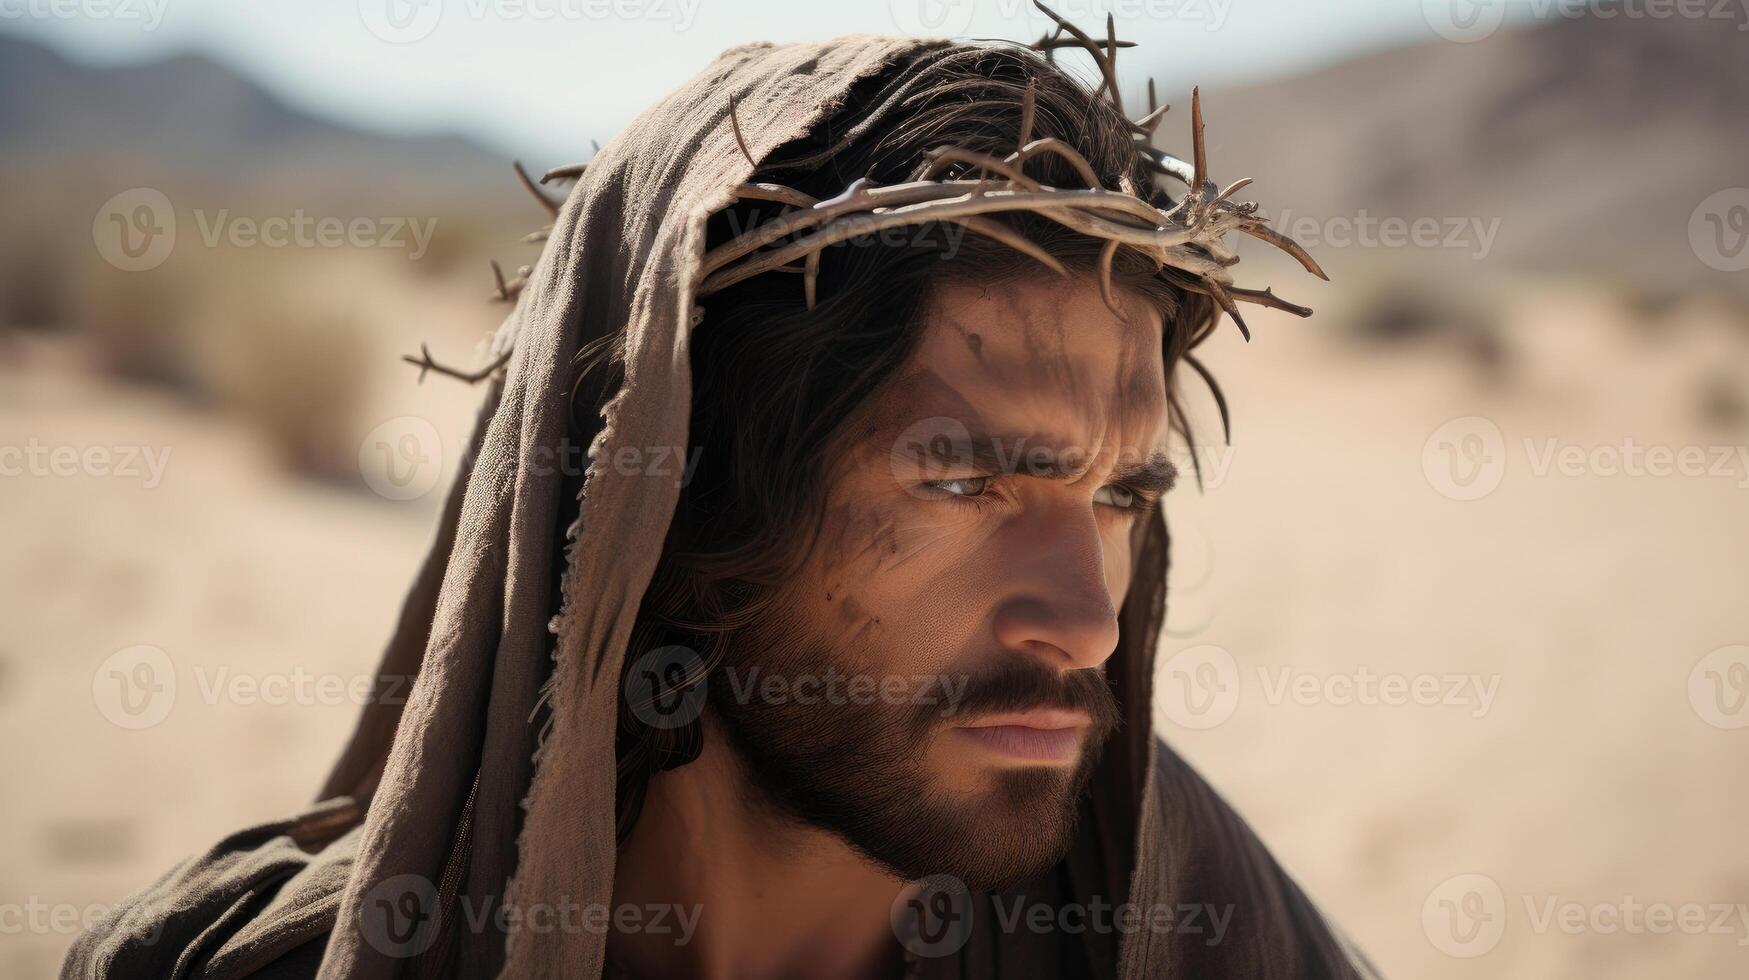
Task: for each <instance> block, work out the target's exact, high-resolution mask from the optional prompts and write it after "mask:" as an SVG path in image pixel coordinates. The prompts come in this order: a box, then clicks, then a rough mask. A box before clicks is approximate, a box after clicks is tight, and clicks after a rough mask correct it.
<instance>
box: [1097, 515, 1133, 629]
mask: <svg viewBox="0 0 1749 980" xmlns="http://www.w3.org/2000/svg"><path fill="white" fill-rule="evenodd" d="M1132 526H1133V521H1131V520H1129V519H1119V520H1116V521H1113V522H1112V528H1111V530H1109V531H1106V532H1104V534H1103V538H1104V545H1105V550H1104V554H1105V587H1106V589H1107V591H1109V592H1110V593H1111V604H1112V605H1113V606H1116V607H1117V608H1119V609H1121V608H1123V602H1124V597H1125V596H1127V595H1128V594H1129V591H1130V575H1131V573H1132V571H1133V568H1132V566H1131V564H1130V559H1131V555H1132V554H1133V551H1132V550H1131V544H1130V535H1131V528H1132Z"/></svg>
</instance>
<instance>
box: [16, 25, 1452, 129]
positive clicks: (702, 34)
mask: <svg viewBox="0 0 1749 980" xmlns="http://www.w3.org/2000/svg"><path fill="white" fill-rule="evenodd" d="M1425 2H1427V3H1432V4H1440V3H1449V2H1454V0H1425ZM1465 2H1486V0H1465ZM1423 3H1424V0H1057V2H1056V3H1055V4H1054V5H1053V7H1054V9H1056V10H1058V11H1059V12H1060V13H1062V14H1064V15H1065V16H1067V17H1070V19H1072V20H1074V21H1075V22H1076V23H1077V24H1079V25H1080V26H1082V27H1085V28H1088V29H1089V31H1090V33H1095V34H1097V35H1103V31H1104V28H1103V25H1104V19H1105V14H1106V12H1107V11H1110V12H1112V13H1113V14H1114V15H1115V16H1116V18H1117V23H1118V33H1119V36H1120V37H1124V38H1129V39H1134V40H1136V41H1138V42H1140V44H1141V47H1139V48H1137V49H1134V50H1133V51H1129V52H1125V53H1123V54H1121V55H1120V57H1119V64H1120V66H1124V71H1123V80H1124V87H1125V89H1126V91H1128V92H1139V91H1140V87H1141V85H1142V84H1144V81H1145V79H1146V77H1147V75H1148V74H1150V73H1151V74H1153V76H1154V77H1155V78H1156V80H1157V82H1158V84H1159V85H1160V89H1161V93H1162V97H1163V98H1165V99H1166V100H1167V101H1181V100H1182V99H1183V98H1184V96H1185V93H1186V91H1187V90H1188V89H1189V87H1190V86H1191V85H1192V84H1204V85H1220V84H1230V83H1233V82H1235V81H1242V80H1248V79H1255V78H1263V77H1268V76H1272V75H1278V74H1283V73H1288V72H1293V71H1296V70H1300V69H1303V68H1306V67H1309V66H1312V65H1316V64H1320V63H1324V62H1328V61H1332V60H1336V59H1339V58H1341V57H1343V56H1345V55H1348V54H1351V53H1354V52H1357V51H1364V50H1369V49H1373V48H1378V47H1383V46H1388V45H1392V44H1395V43H1401V42H1407V41H1415V40H1432V39H1433V37H1434V35H1433V32H1432V30H1431V29H1430V27H1429V20H1428V17H1427V15H1426V14H1424V12H1423ZM1046 23H1047V21H1046V20H1045V19H1044V17H1043V15H1042V14H1040V13H1039V12H1038V11H1037V10H1035V9H1034V8H1033V7H1032V4H1031V2H1030V0H243V2H240V0H0V32H5V33H12V34H18V35H23V36H26V37H29V38H33V39H35V40H37V41H40V42H42V43H46V44H48V45H50V46H51V47H53V48H55V49H57V50H59V51H62V52H63V53H65V54H67V55H69V56H70V57H73V58H75V59H78V60H81V61H87V62H92V63H102V64H108V63H117V62H129V61H140V60H146V59H155V58H160V57H163V56H165V55H168V54H173V53H178V52H182V51H196V52H199V53H202V54H205V55H208V56H210V57H213V58H215V59H217V60H219V61H221V62H223V63H225V64H227V65H229V66H231V67H233V68H235V69H237V70H238V71H240V72H242V73H244V74H246V75H248V76H250V77H252V78H254V79H256V80H257V81H259V82H261V83H262V84H264V85H266V86H267V87H268V88H269V89H270V90H272V91H273V92H275V93H276V94H278V95H279V96H281V97H282V98H284V99H286V100H287V101H289V102H291V103H292V104H294V105H296V106H299V107H301V108H304V109H307V110H310V111H314V112H316V113H318V114H320V115H324V116H327V117H330V118H336V119H340V120H342V121H346V122H351V123H354V124H357V125H362V126H366V127H371V128H377V129H384V130H393V131H428V130H433V129H453V130H458V131H461V132H464V133H467V134H469V135H472V136H474V137H476V138H479V139H481V140H483V141H485V142H487V143H489V144H493V145H495V146H497V147H499V148H503V149H506V150H511V151H516V152H523V153H530V154H535V155H537V158H539V159H541V160H542V162H545V161H550V160H554V159H563V158H568V157H577V156H579V155H581V156H587V147H588V144H589V140H590V139H591V138H595V139H599V140H602V141H604V142H605V141H606V139H607V138H608V137H609V136H611V135H612V134H613V133H614V132H615V131H616V130H617V129H618V128H619V127H620V126H621V125H623V124H624V123H625V122H626V121H627V120H629V119H630V118H631V117H632V116H633V115H635V114H636V113H637V112H638V111H639V110H641V109H642V108H643V107H644V106H645V105H647V104H648V103H650V102H651V101H652V100H653V99H654V98H655V97H656V96H658V95H660V94H661V93H664V92H666V91H668V90H669V89H671V88H673V87H675V86H677V85H679V84H680V83H681V82H683V81H684V80H685V79H686V78H687V77H689V76H691V75H692V74H694V73H695V72H697V71H698V70H699V69H700V68H701V67H703V65H704V64H705V63H706V62H707V61H708V60H709V59H710V58H711V57H712V56H714V55H715V54H716V53H717V52H719V51H721V50H722V49H723V48H725V47H728V46H731V45H734V44H739V43H742V42H745V41H752V40H762V39H763V40H773V41H788V40H800V39H807V38H823V37H831V36H833V35H837V34H845V33H851V32H857V31H869V32H876V33H883V34H893V33H927V34H941V33H949V34H954V35H958V36H968V37H1006V38H1013V39H1025V40H1032V39H1035V38H1037V37H1038V36H1039V34H1040V33H1042V31H1043V29H1044V27H1045V25H1046ZM1076 57H1077V61H1078V62H1084V61H1085V59H1084V58H1082V57H1080V56H1076ZM1130 102H1131V104H1132V105H1133V104H1139V103H1140V102H1141V99H1140V97H1139V96H1132V97H1131V99H1130ZM543 154H544V157H539V156H538V155H543Z"/></svg>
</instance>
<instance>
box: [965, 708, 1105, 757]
mask: <svg viewBox="0 0 1749 980" xmlns="http://www.w3.org/2000/svg"><path fill="white" fill-rule="evenodd" d="M1092 723H1093V719H1092V718H1090V717H1089V716H1088V715H1087V714H1086V712H1082V711H1074V710H1064V709H1060V708H1038V709H1034V710H1032V711H1018V712H1011V713H1008V714H1001V715H991V716H988V717H985V718H980V719H978V720H977V721H975V722H971V723H969V724H966V725H962V726H960V727H959V728H957V729H956V731H958V732H959V733H960V734H961V735H963V736H964V737H965V738H966V739H968V740H969V741H972V742H974V743H976V744H978V745H980V746H982V747H984V748H986V749H989V750H990V751H992V752H994V753H996V754H998V755H1002V756H1006V757H1008V758H1010V759H1013V760H1017V761H1024V762H1045V763H1066V762H1073V761H1075V759H1076V758H1078V757H1079V756H1080V754H1081V746H1082V743H1083V742H1084V741H1085V738H1086V735H1087V729H1088V727H1089V726H1090V725H1092Z"/></svg>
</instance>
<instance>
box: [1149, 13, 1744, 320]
mask: <svg viewBox="0 0 1749 980" xmlns="http://www.w3.org/2000/svg"><path fill="white" fill-rule="evenodd" d="M1735 27H1736V24H1735V23H1732V22H1727V21H1721V20H1716V19H1713V20H1707V19H1689V18H1664V19H1651V18H1640V19H1630V18H1627V17H1620V16H1618V17H1614V18H1610V19H1599V18H1594V17H1585V18H1577V19H1558V20H1555V21H1553V22H1548V23H1542V24H1538V25H1534V26H1528V27H1523V28H1519V29H1516V30H1504V31H1501V32H1500V33H1498V34H1496V35H1494V36H1493V37H1490V38H1488V39H1486V40H1483V41H1479V42H1476V43H1472V44H1456V43H1449V42H1432V43H1426V44H1421V45H1416V46H1412V47H1407V48H1400V49H1395V50H1390V51H1386V52H1383V53H1379V54H1374V55H1370V56H1367V57H1363V58H1359V59H1356V60H1354V61H1350V62H1347V63H1344V64H1340V65H1337V66H1334V67H1331V68H1327V69H1324V70H1321V71H1317V72H1314V73H1311V74H1308V75H1304V76H1301V77H1297V78H1293V79H1289V80H1286V81H1280V82H1275V83H1271V84H1266V85H1260V86H1255V87H1250V88H1243V89H1238V90H1233V91H1226V92H1220V93H1215V94H1213V95H1211V96H1210V97H1208V98H1206V99H1205V106H1206V109H1207V115H1208V120H1209V143H1210V158H1211V161H1212V167H1213V169H1214V172H1215V174H1216V176H1217V177H1218V178H1219V179H1221V180H1233V179H1235V178H1237V177H1239V176H1251V177H1255V178H1257V184H1256V185H1255V186H1254V187H1252V188H1249V189H1247V190H1246V191H1245V192H1243V193H1244V195H1245V196H1250V195H1251V194H1252V193H1255V195H1256V198H1257V199H1258V200H1259V201H1261V202H1262V203H1263V205H1264V210H1265V211H1266V212H1267V213H1268V214H1270V215H1271V216H1272V217H1273V216H1279V215H1280V214H1281V213H1282V212H1283V211H1284V210H1286V211H1289V212H1291V213H1293V214H1297V215H1309V216H1313V217H1315V218H1318V219H1326V218H1330V217H1337V218H1353V217H1356V216H1358V215H1359V213H1360V212H1361V210H1362V209H1364V210H1365V212H1366V213H1367V215H1369V216H1372V217H1375V218H1377V217H1400V218H1407V219H1415V218H1435V219H1441V220H1446V221H1449V220H1467V219H1475V220H1480V221H1482V222H1483V223H1484V224H1486V223H1488V222H1490V221H1492V219H1494V218H1496V217H1497V218H1499V219H1500V220H1499V226H1498V236H1497V240H1496V241H1495V242H1494V243H1493V245H1492V247H1491V248H1490V250H1489V252H1488V255H1487V257H1486V258H1485V259H1483V260H1480V261H1475V262H1469V263H1468V264H1464V263H1463V262H1459V263H1455V264H1451V265H1450V266H1449V268H1451V269H1453V270H1468V271H1477V272H1494V271H1508V270H1518V269H1524V270H1556V271H1569V270H1581V271H1587V272H1592V273H1597V274H1601V275H1606V276H1610V277H1612V278H1619V279H1621V280H1623V281H1626V282H1630V283H1637V284H1641V285H1654V286H1656V285H1660V284H1662V285H1665V286H1672V285H1676V284H1694V283H1708V284H1711V285H1716V286H1719V287H1722V288H1742V287H1743V281H1744V279H1745V278H1746V277H1749V274H1746V273H1741V272H1739V273H1725V272H1719V271H1716V270H1714V269H1711V268H1709V267H1708V266H1706V265H1704V264H1702V263H1701V262H1700V261H1699V260H1698V259H1697V258H1696V255H1695V251H1694V249H1693V248H1692V247H1691V246H1690V241H1689V219H1690V216H1691V215H1692V214H1693V213H1694V212H1695V209H1696V207H1697V205H1699V204H1700V203H1701V202H1702V201H1703V200H1705V199H1706V198H1707V197H1708V196H1709V195H1711V194H1713V193H1714V192H1717V191H1720V190H1724V189H1727V188H1731V187H1749V33H1745V32H1740V31H1738V30H1736V29H1735ZM1187 109H1188V105H1184V106H1178V107H1175V108H1174V109H1173V115H1175V116H1178V128H1176V129H1175V128H1174V126H1173V124H1172V120H1171V117H1169V118H1168V121H1167V123H1166V124H1165V125H1164V126H1163V127H1162V130H1161V133H1162V136H1161V139H1162V142H1163V145H1166V146H1168V147H1169V148H1172V149H1177V150H1179V151H1180V152H1188V151H1187V149H1182V148H1180V146H1179V143H1180V142H1182V140H1183V126H1184V125H1185V119H1184V115H1186V114H1187V113H1186V112H1185V110H1187ZM1746 213H1749V212H1746ZM1472 237H1473V236H1472ZM1318 251H1319V254H1320V257H1321V258H1325V257H1328V258H1329V259H1330V260H1331V261H1332V262H1334V263H1335V264H1336V265H1338V266H1340V265H1342V264H1343V263H1345V262H1348V261H1350V260H1351V259H1353V258H1355V257H1358V256H1361V255H1362V254H1363V251H1364V250H1361V249H1348V248H1335V249H1332V248H1324V249H1321V250H1318ZM1434 251H1441V250H1434ZM1454 254H1461V255H1466V256H1467V255H1468V254H1470V253H1469V252H1468V251H1466V250H1465V249H1464V247H1463V246H1459V248H1458V249H1456V250H1454ZM1436 257H1437V258H1440V259H1449V258H1452V257H1453V256H1452V255H1438V256H1436Z"/></svg>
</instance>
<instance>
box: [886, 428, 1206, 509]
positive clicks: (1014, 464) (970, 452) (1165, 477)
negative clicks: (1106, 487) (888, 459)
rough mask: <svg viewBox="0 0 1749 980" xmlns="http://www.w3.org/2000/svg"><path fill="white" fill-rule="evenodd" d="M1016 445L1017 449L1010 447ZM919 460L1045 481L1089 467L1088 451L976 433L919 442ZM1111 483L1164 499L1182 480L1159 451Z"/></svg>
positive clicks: (1122, 468) (1128, 464) (1124, 468)
mask: <svg viewBox="0 0 1749 980" xmlns="http://www.w3.org/2000/svg"><path fill="white" fill-rule="evenodd" d="M1004 447H1013V448H1004ZM918 448H920V449H921V450H922V451H921V452H920V453H918V454H917V456H916V457H914V458H915V459H916V461H917V462H919V463H922V462H925V461H927V462H931V463H934V464H936V465H938V466H945V467H952V466H959V465H965V464H967V463H968V462H969V463H970V465H971V466H972V467H973V468H974V469H975V470H977V471H978V472H981V473H1016V474H1018V475H1021V476H1031V477H1037V478H1039V479H1045V480H1069V479H1075V478H1077V477H1079V476H1081V474H1082V473H1083V472H1084V471H1085V468H1086V467H1085V464H1086V461H1087V455H1088V454H1087V453H1086V451H1085V450H1077V449H1074V448H1063V447H1061V446H1060V445H1059V444H1057V443H1053V442H1052V441H1050V440H1046V439H1033V438H1029V437H1027V436H991V435H981V434H975V433H974V434H972V435H971V436H970V439H969V440H968V441H967V442H964V443H960V442H958V441H957V440H955V441H952V442H950V441H949V440H947V439H931V440H929V441H928V442H926V443H921V444H918ZM1111 482H1114V483H1121V484H1123V485H1124V486H1127V487H1129V488H1131V489H1132V490H1135V491H1138V492H1140V493H1143V494H1145V495H1149V496H1154V497H1160V496H1164V495H1165V494H1167V493H1168V492H1170V491H1171V490H1172V488H1173V486H1175V485H1176V484H1177V482H1178V466H1177V465H1176V464H1174V463H1173V462H1172V460H1171V458H1170V457H1168V456H1167V454H1166V453H1164V452H1160V451H1155V452H1152V453H1149V454H1148V455H1147V456H1144V457H1141V458H1139V459H1129V460H1126V461H1125V462H1123V463H1122V464H1121V465H1119V466H1118V467H1117V469H1116V470H1115V471H1113V473H1112V475H1111Z"/></svg>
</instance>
